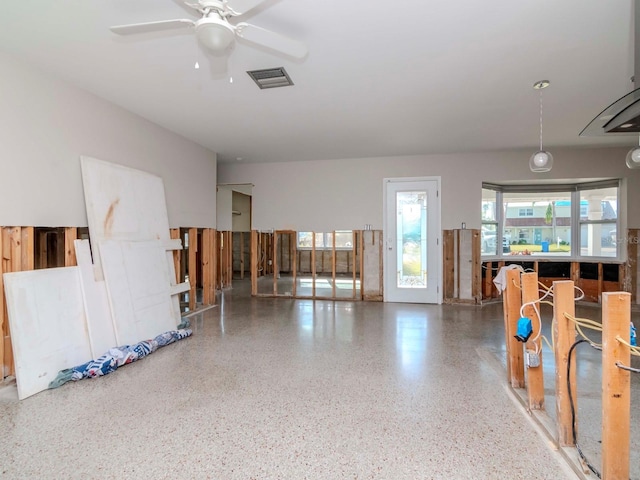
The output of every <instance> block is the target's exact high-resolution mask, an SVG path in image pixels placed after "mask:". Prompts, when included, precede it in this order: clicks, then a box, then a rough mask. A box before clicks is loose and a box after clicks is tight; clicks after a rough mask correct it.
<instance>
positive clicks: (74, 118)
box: [0, 52, 216, 228]
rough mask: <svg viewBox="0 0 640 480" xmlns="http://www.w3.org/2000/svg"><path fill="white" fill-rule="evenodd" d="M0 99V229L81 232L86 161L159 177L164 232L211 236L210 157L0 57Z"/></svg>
mask: <svg viewBox="0 0 640 480" xmlns="http://www.w3.org/2000/svg"><path fill="white" fill-rule="evenodd" d="M0 91H2V92H10V94H7V95H3V99H2V108H1V109H0V145H2V155H1V156H0V169H1V170H2V171H3V172H5V174H6V175H7V176H8V177H7V179H6V181H4V182H3V185H2V189H0V225H38V226H60V225H72V226H78V227H81V226H86V222H87V220H86V212H85V204H84V200H83V190H82V179H81V172H80V156H81V155H89V156H94V157H97V158H101V159H104V160H109V161H114V162H117V163H119V164H123V165H126V166H129V167H132V168H136V169H140V170H144V171H148V172H150V173H153V174H155V175H158V176H160V177H162V178H163V179H164V182H165V192H166V199H167V209H168V214H169V224H170V225H171V226H172V227H209V228H215V226H216V214H215V211H216V209H215V204H216V193H215V185H216V155H215V153H214V152H212V151H210V150H208V149H206V148H204V147H202V146H200V145H197V144H196V143H194V142H191V141H189V140H187V139H186V138H184V137H181V136H179V135H177V134H175V133H173V132H170V131H168V130H167V129H165V128H162V127H160V126H158V125H156V124H153V123H151V122H149V121H147V120H145V119H143V118H141V117H139V116H137V115H134V114H132V113H130V112H128V111H126V110H125V109H123V108H121V107H119V106H116V105H114V104H112V103H109V102H107V101H105V100H103V99H100V98H98V97H96V96H94V95H91V94H89V93H87V92H86V91H84V90H81V89H79V88H76V87H74V86H72V85H71V84H69V83H66V82H64V81H62V80H60V79H58V78H56V77H53V76H50V75H48V74H47V73H46V72H42V71H39V70H35V69H33V68H31V67H29V66H27V65H25V64H24V63H22V62H21V61H19V60H17V59H15V58H12V57H9V56H7V55H6V54H4V53H1V52H0ZM25 192H30V194H29V195H25ZM16 198H20V201H19V202H16V201H15V199H16Z"/></svg>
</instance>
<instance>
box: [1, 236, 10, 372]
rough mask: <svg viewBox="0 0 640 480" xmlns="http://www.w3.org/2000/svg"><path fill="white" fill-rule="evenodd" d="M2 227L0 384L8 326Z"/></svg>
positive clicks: (3, 369) (3, 367) (3, 368)
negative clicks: (3, 275) (6, 327)
mask: <svg viewBox="0 0 640 480" xmlns="http://www.w3.org/2000/svg"><path fill="white" fill-rule="evenodd" d="M4 230H5V229H4V227H0V383H2V381H3V380H4V377H6V372H5V363H4V337H5V323H6V324H7V325H8V324H9V320H8V319H7V317H6V314H5V299H4V280H3V279H2V274H3V273H4V272H5V270H4V266H5V260H4V255H3V252H4V248H3V245H4V235H3V233H4Z"/></svg>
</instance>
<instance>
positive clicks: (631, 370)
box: [616, 362, 640, 373]
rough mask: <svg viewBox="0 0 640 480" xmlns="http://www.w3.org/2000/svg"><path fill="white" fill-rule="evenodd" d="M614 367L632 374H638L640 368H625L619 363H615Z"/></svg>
mask: <svg viewBox="0 0 640 480" xmlns="http://www.w3.org/2000/svg"><path fill="white" fill-rule="evenodd" d="M616 367H618V368H621V369H622V370H628V371H630V372H633V373H640V368H633V367H627V366H626V365H623V364H622V363H620V362H616Z"/></svg>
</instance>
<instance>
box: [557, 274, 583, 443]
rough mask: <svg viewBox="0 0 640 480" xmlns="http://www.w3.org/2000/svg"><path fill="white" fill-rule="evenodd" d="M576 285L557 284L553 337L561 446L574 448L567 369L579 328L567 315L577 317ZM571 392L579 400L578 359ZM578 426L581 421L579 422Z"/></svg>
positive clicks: (572, 371) (562, 282) (572, 372)
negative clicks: (577, 328)
mask: <svg viewBox="0 0 640 480" xmlns="http://www.w3.org/2000/svg"><path fill="white" fill-rule="evenodd" d="M574 285H575V284H574V282H573V281H572V280H563V281H557V282H553V319H554V320H553V335H554V338H555V362H556V382H555V384H556V418H557V419H558V421H557V424H558V443H559V444H560V445H561V446H573V445H574V442H573V422H572V418H571V403H570V401H569V389H568V388H567V367H568V365H569V349H570V348H571V346H572V345H573V343H574V342H575V340H576V327H575V325H574V324H573V322H572V321H571V320H569V319H568V318H567V317H565V315H564V314H565V313H567V314H569V315H571V316H575V300H574V292H575V290H574ZM569 382H570V384H571V393H572V395H573V398H578V397H577V392H576V390H575V388H576V357H575V355H573V356H572V358H571V377H570V379H569ZM576 425H577V422H576Z"/></svg>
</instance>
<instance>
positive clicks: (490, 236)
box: [480, 188, 498, 255]
mask: <svg viewBox="0 0 640 480" xmlns="http://www.w3.org/2000/svg"><path fill="white" fill-rule="evenodd" d="M496 195H497V192H496V191H495V190H490V189H487V188H483V189H482V230H481V238H480V249H481V252H482V254H483V255H495V254H496V253H497V251H496V249H497V246H498V242H497V238H498V216H497V210H496Z"/></svg>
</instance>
